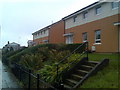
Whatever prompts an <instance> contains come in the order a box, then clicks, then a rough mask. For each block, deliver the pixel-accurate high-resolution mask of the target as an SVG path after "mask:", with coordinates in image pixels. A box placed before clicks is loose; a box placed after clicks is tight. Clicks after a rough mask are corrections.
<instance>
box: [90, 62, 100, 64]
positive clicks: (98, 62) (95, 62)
mask: <svg viewBox="0 0 120 90" xmlns="http://www.w3.org/2000/svg"><path fill="white" fill-rule="evenodd" d="M88 62H89V63H93V64H98V63H99V62H98V61H88Z"/></svg>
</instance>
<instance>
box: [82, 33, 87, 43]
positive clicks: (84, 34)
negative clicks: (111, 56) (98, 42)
mask: <svg viewBox="0 0 120 90" xmlns="http://www.w3.org/2000/svg"><path fill="white" fill-rule="evenodd" d="M85 36H86V37H85ZM85 38H86V40H85ZM82 39H83V42H86V41H87V32H84V33H82Z"/></svg>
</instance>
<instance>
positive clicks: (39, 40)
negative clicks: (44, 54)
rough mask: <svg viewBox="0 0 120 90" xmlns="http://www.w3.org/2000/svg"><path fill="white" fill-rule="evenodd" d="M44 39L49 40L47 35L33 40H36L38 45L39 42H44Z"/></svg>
mask: <svg viewBox="0 0 120 90" xmlns="http://www.w3.org/2000/svg"><path fill="white" fill-rule="evenodd" d="M43 40H48V36H47V37H42V38H38V39H34V40H33V42H35V45H37V44H44V42H43Z"/></svg>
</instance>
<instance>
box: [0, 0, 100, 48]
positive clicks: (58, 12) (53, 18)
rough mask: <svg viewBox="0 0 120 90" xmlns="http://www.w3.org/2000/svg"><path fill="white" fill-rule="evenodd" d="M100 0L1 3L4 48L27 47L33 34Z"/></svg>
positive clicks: (0, 41) (0, 36) (0, 38)
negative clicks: (8, 45)
mask: <svg viewBox="0 0 120 90" xmlns="http://www.w3.org/2000/svg"><path fill="white" fill-rule="evenodd" d="M96 1H98V0H3V1H2V0H0V48H2V47H3V46H4V45H5V44H7V42H8V41H9V42H16V43H19V44H20V45H21V46H27V41H28V40H32V39H33V37H32V33H33V32H35V31H37V30H40V29H42V28H44V27H46V26H48V25H50V24H52V23H54V22H57V21H59V20H61V19H62V18H63V17H65V16H67V15H69V14H71V13H74V12H75V11H78V10H80V9H82V8H84V7H85V6H87V5H90V4H92V3H94V2H96Z"/></svg>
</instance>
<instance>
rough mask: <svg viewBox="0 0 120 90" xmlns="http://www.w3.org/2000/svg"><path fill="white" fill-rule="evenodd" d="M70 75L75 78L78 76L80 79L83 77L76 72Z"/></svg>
mask: <svg viewBox="0 0 120 90" xmlns="http://www.w3.org/2000/svg"><path fill="white" fill-rule="evenodd" d="M72 76H73V77H77V78H79V79H82V78H83V76H80V75H76V74H72Z"/></svg>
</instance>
